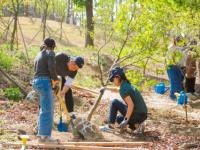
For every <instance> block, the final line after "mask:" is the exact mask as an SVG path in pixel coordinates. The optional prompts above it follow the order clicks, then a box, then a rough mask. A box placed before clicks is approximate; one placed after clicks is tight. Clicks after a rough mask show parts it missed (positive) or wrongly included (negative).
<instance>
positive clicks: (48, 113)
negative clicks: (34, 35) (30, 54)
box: [32, 38, 58, 142]
mask: <svg viewBox="0 0 200 150" xmlns="http://www.w3.org/2000/svg"><path fill="white" fill-rule="evenodd" d="M55 46H56V45H55V41H54V40H53V39H51V38H46V39H45V40H44V43H43V45H42V49H41V51H40V52H39V53H38V55H37V56H36V58H35V61H34V69H35V75H34V79H33V81H32V85H33V88H34V90H35V91H36V92H37V93H38V94H39V96H40V102H39V106H40V111H39V117H38V123H37V128H38V132H37V136H38V137H39V142H56V141H55V140H53V139H51V138H50V137H51V132H52V127H53V115H54V105H53V104H54V99H53V94H52V84H51V80H53V83H55V84H58V78H57V74H56V70H55V53H54V48H55Z"/></svg>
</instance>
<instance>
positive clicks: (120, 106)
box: [108, 99, 147, 130]
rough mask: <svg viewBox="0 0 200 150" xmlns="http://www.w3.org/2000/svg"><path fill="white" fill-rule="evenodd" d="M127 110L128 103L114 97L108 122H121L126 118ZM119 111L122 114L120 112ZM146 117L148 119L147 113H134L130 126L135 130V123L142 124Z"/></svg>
mask: <svg viewBox="0 0 200 150" xmlns="http://www.w3.org/2000/svg"><path fill="white" fill-rule="evenodd" d="M127 110H128V106H127V105H125V104H124V103H123V102H121V101H120V100H118V99H114V100H113V101H112V102H111V105H110V113H109V118H108V122H109V123H111V124H114V123H115V121H116V122H117V123H118V124H120V123H121V122H122V121H123V120H124V117H125V116H126V113H127ZM118 111H119V112H120V113H121V114H118ZM117 114H118V115H117ZM146 119H147V114H146V113H132V115H131V117H130V120H129V123H128V124H129V128H131V129H133V130H134V129H135V124H140V123H142V122H144V121H145V120H146Z"/></svg>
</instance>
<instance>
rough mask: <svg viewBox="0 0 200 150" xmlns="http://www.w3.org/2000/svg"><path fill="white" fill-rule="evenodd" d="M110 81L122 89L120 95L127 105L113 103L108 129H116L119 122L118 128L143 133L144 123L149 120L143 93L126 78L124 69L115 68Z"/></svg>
mask: <svg viewBox="0 0 200 150" xmlns="http://www.w3.org/2000/svg"><path fill="white" fill-rule="evenodd" d="M109 80H110V82H112V83H113V84H114V85H115V86H118V87H120V89H119V93H120V96H121V97H122V99H123V101H124V102H125V103H124V102H123V101H120V100H118V99H114V100H113V101H112V102H111V105H110V112H109V117H108V123H109V126H108V128H109V127H114V124H115V122H117V123H118V124H119V125H118V128H125V127H126V126H129V128H130V129H132V130H136V131H135V132H137V133H143V132H144V124H143V122H144V121H145V120H146V119H147V106H146V104H145V102H144V99H143V97H142V95H141V93H140V92H139V91H138V90H137V89H136V88H135V87H134V86H133V85H132V84H131V83H130V81H129V80H128V79H127V78H126V75H125V73H124V71H123V69H122V68H119V67H116V68H114V69H113V70H112V71H111V74H110V76H109ZM118 112H120V114H118ZM103 130H104V129H103Z"/></svg>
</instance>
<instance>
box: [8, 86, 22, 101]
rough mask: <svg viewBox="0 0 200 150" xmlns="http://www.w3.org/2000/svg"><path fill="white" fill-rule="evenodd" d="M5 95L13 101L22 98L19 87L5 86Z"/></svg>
mask: <svg viewBox="0 0 200 150" xmlns="http://www.w3.org/2000/svg"><path fill="white" fill-rule="evenodd" d="M5 95H6V97H7V98H9V99H11V100H15V101H18V100H20V99H22V93H21V91H20V90H19V88H7V89H6V90H5Z"/></svg>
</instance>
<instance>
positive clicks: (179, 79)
mask: <svg viewBox="0 0 200 150" xmlns="http://www.w3.org/2000/svg"><path fill="white" fill-rule="evenodd" d="M167 74H168V77H169V82H170V98H171V99H176V96H175V94H174V93H176V92H178V93H180V92H181V91H182V90H184V88H183V80H184V74H183V72H182V70H181V68H180V67H179V66H177V65H169V66H168V69H167Z"/></svg>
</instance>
